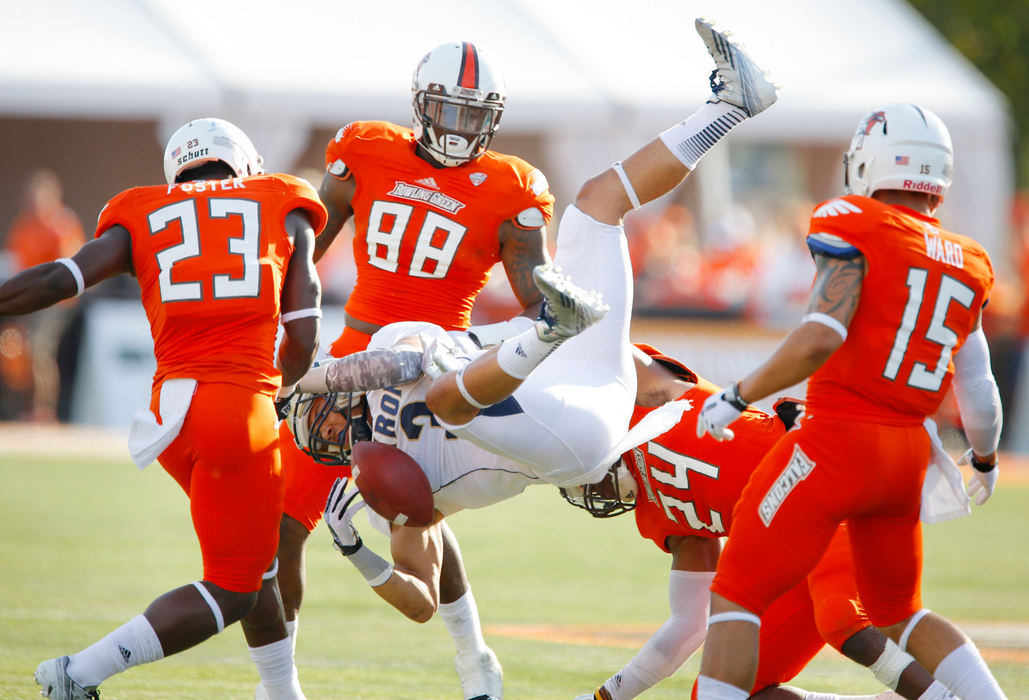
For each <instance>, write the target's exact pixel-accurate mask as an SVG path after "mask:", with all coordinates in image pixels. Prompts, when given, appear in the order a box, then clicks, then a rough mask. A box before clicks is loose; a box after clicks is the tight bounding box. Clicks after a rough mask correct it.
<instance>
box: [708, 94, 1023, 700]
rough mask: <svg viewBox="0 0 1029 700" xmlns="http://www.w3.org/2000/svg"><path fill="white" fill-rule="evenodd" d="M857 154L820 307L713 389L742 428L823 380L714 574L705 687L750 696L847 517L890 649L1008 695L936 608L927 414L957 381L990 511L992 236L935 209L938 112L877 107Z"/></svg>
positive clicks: (836, 214) (712, 411)
mask: <svg viewBox="0 0 1029 700" xmlns="http://www.w3.org/2000/svg"><path fill="white" fill-rule="evenodd" d="M844 164H845V166H844V167H845V180H844V182H845V185H846V187H847V190H848V192H849V194H847V195H846V196H843V197H839V198H836V199H833V200H830V201H828V202H825V203H823V204H821V205H820V206H818V207H817V208H816V209H815V212H814V214H813V216H812V218H811V227H810V232H809V234H808V245H809V247H810V249H811V251H812V254H813V255H814V258H815V265H816V269H817V273H816V277H815V282H814V287H813V289H812V293H811V300H810V302H809V305H808V314H807V315H806V316H805V317H804V318H803V319H802V321H801V324H800V325H799V326H798V327H797V328H795V329H794V330H793V331H792V332H791V333H790V334H789V335H788V336H787V337H786V339H785V340H784V341H783V343H782V345H780V346H779V348H778V349H777V350H776V351H775V353H774V354H773V355H772V356H771V357H770V358H769V359H768V360H767V361H766V362H765V363H764V364H762V365H761V366H760V367H758V368H757V369H756V370H754V371H753V372H752V373H750V374H748V375H747V376H746V377H745V378H744V379H743V380H742V381H740V382H737V383H735V384H733V385H732V386H731V387H729V388H728V389H726V390H725V391H723V392H721V393H720V394H717V395H714V396H712V397H710V398H709V399H708V400H707V401H706V402H705V404H704V407H703V409H702V412H701V415H700V419H699V420H698V423H697V434H698V435H701V434H703V433H705V432H706V433H710V434H711V435H713V436H714V437H716V438H717V439H731V438H732V437H733V432H732V430H731V428H730V427H729V426H730V425H731V424H732V423H733V421H734V420H735V419H736V418H737V417H738V416H739V415H740V412H741V411H742V410H744V409H745V408H746V406H747V404H748V402H750V401H756V400H759V399H761V398H763V397H765V396H769V395H771V394H773V393H774V392H776V391H779V390H781V389H782V388H785V387H788V386H792V385H793V384H795V383H797V382H799V381H801V380H803V379H804V378H806V377H810V379H809V382H808V389H807V415H806V416H805V418H804V421H803V423H802V425H801V427H800V429H799V430H795V431H791V432H789V433H787V434H786V435H785V436H784V437H783V438H782V439H781V440H779V442H777V443H776V446H775V447H774V448H773V449H772V451H771V452H770V453H769V454H768V455H767V456H766V457H765V458H764V459H763V460H762V462H761V464H760V465H759V466H758V468H757V470H756V471H755V472H754V474H753V476H752V477H751V479H750V481H749V483H748V485H747V487H746V489H745V490H744V492H743V496H742V497H741V500H740V502H739V504H738V506H737V508H736V511H735V531H734V533H733V537H732V538H731V539H730V540H729V542H728V544H727V545H726V548H725V551H724V552H723V554H722V557H721V560H720V561H719V564H718V573H717V574H716V576H715V579H714V582H713V584H712V591H713V595H712V603H711V617H710V620H709V625H710V628H709V630H708V634H707V641H706V644H705V651H704V655H703V660H702V665H701V676H700V679H699V696H700V698H702V700H711V699H725V698H743V697H746V696H747V694H748V692H749V690H750V688H751V686H752V685H753V682H754V674H755V670H756V669H757V667H758V646H757V639H758V634H759V627H760V624H761V615H762V614H763V613H764V612H765V610H766V608H767V607H768V605H769V604H770V603H771V601H773V600H775V599H776V598H777V597H779V596H780V595H781V594H782V593H784V592H785V591H787V590H789V589H790V588H791V587H792V586H794V585H795V584H796V583H797V582H798V581H800V580H802V579H803V578H804V576H805V575H806V574H807V573H808V572H809V571H810V570H811V568H812V567H813V566H814V565H815V563H816V562H817V561H818V559H819V558H820V557H821V555H822V553H823V552H824V551H825V548H826V546H827V544H828V542H829V539H830V538H831V537H832V534H833V532H835V530H836V526H837V525H838V524H839V523H840V522H842V521H847V522H848V524H849V531H850V540H851V545H852V550H853V556H854V563H855V570H856V575H857V583H858V590H859V592H860V596H861V600H862V602H863V604H864V606H865V609H866V611H867V614H868V617H869V619H870V620H871V621H872V622H873V624H875V625H876V626H877V627H879V628H880V629H881V630H882V631H883V632H884V633H885V634H886V635H887V636H888V637H889V638H890V639H891V640H892V641H891V642H890V644H889V645H888V646H890V645H894V643H896V644H895V645H894V646H892V647H891V648H888V649H887V650H885V651H884V652H883V656H884V658H887V657H888V656H891V655H892V656H893V657H894V658H897V654H898V652H899V653H901V654H906V651H904V650H905V649H907V650H910V651H911V652H912V653H913V654H914V655H915V656H917V657H918V658H919V659H921V660H922V663H923V665H924V666H926V668H928V669H929V670H931V671H932V672H933V675H934V676H935V677H936V678H937V679H938V680H940V681H941V682H942V683H943V684H944V685H946V686H947V687H948V688H949V689H950V690H951V691H953V692H954V693H955V694H956V695H957V696H958V697H961V698H964V700H975V699H980V698H991V699H992V698H1003V697H1004V693H1003V691H1002V690H1001V689H1000V687H999V686H998V684H997V682H996V679H994V678H993V676H992V674H991V673H990V671H989V669H988V668H987V667H986V664H985V663H984V662H983V660H982V658H981V656H980V655H979V652H978V650H977V649H976V647H975V645H974V644H973V643H972V642H971V641H969V640H968V638H967V637H965V635H964V634H962V633H961V631H960V630H959V629H957V627H955V626H954V625H953V624H952V623H950V622H949V621H947V620H946V619H945V618H943V617H941V616H939V615H936V614H933V613H930V612H929V611H928V610H926V609H924V608H922V601H921V594H920V588H921V585H920V584H921V581H920V579H921V569H922V560H921V558H922V546H921V529H920V524H919V510H920V505H921V504H920V500H921V499H920V495H921V486H922V482H923V479H924V477H925V473H926V464H927V461H928V460H927V457H928V455H929V452H930V442H929V438H928V436H927V433H926V431H925V430H924V429H923V427H922V423H923V421H924V420H925V419H926V417H927V416H929V415H931V414H932V413H933V412H934V411H935V410H936V409H937V408H938V406H939V405H940V402H941V401H942V399H943V396H944V394H945V393H946V392H947V390H948V388H949V387H950V386H951V383H952V381H953V385H954V390H955V395H956V397H957V399H958V406H959V409H960V411H961V415H962V419H963V422H964V427H965V430H966V435H967V437H968V440H969V442H970V443H971V450H970V452H969V453H967V458H968V460H969V461H970V462H971V465H972V467H973V469H974V471H973V476H972V480H971V482H970V486H969V492H970V494H972V493H977V494H978V497H977V502H978V503H980V504H981V503H983V502H985V500H986V499H987V498H989V496H990V494H991V493H992V492H993V489H994V487H995V485H996V479H997V452H996V451H997V443H998V441H999V437H1000V429H1001V410H1000V400H999V396H998V391H997V386H996V382H995V381H994V379H993V376H992V372H991V370H990V363H989V354H988V347H987V342H986V337H985V335H984V334H983V331H982V325H981V319H982V309H983V306H985V304H986V302H987V300H988V299H989V295H990V289H991V287H992V285H993V268H992V265H991V264H990V259H989V256H988V255H987V253H986V251H985V250H984V249H983V247H982V246H981V245H979V243H977V242H976V241H974V240H972V239H971V238H967V237H965V236H960V235H958V234H954V233H951V232H949V231H946V230H945V229H943V228H941V226H940V222H939V220H937V219H936V218H934V217H933V213H934V212H935V211H936V209H937V208H938V207H939V205H940V203H941V202H942V201H943V197H944V195H945V194H946V191H947V188H948V187H949V186H950V184H951V179H952V173H953V149H952V147H951V141H950V135H949V133H948V132H947V128H946V127H945V126H944V124H943V122H942V121H940V119H939V118H938V117H937V116H936V115H935V114H933V113H932V112H929V111H928V110H925V109H922V108H919V107H917V106H915V105H910V104H890V105H887V106H886V107H883V108H882V109H879V110H876V111H874V112H871V113H870V114H868V115H867V116H866V117H865V118H864V119H862V120H861V122H860V124H859V126H858V129H857V131H856V132H855V134H854V137H853V139H852V141H851V145H850V150H849V151H848V153H847V155H846V157H845V159H844ZM787 541H788V542H790V546H789V547H788V548H787V547H776V546H775V545H776V543H777V542H787ZM897 647H899V649H898V648H897ZM887 670H888V669H887Z"/></svg>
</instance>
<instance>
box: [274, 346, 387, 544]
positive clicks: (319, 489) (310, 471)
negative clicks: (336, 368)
mask: <svg viewBox="0 0 1029 700" xmlns="http://www.w3.org/2000/svg"><path fill="white" fill-rule="evenodd" d="M371 339H372V337H371V336H370V335H368V334H367V333H362V332H360V331H355V330H354V329H353V328H344V329H343V334H342V335H340V337H339V338H337V339H336V342H334V343H333V344H332V345H331V346H329V349H330V352H331V354H332V356H333V357H343V356H345V355H350V354H351V353H355V352H360V351H361V350H364V349H366V348H367V347H368V343H369V341H371ZM279 445H280V447H281V449H282V471H283V475H284V477H285V481H286V495H285V500H284V503H283V512H285V514H286V515H288V516H289V517H291V518H293V519H294V520H296V521H297V522H299V523H300V524H301V525H303V526H304V527H305V528H307V531H308V532H311V531H312V530H314V528H315V526H316V525H318V521H320V520H321V519H322V514H323V513H324V512H325V500H326V499H327V498H328V497H329V491H330V490H331V489H332V484H333V482H335V481H336V479H337V478H339V477H343V476H350V467H349V466H329V465H327V464H319V463H318V462H316V461H314V459H312V458H311V457H310V455H308V454H307V453H306V452H304V451H303V450H301V449H300V448H299V447H297V444H296V442H295V441H294V440H293V433H292V432H290V430H289V427H287V426H286V421H283V422H282V424H281V425H280V426H279Z"/></svg>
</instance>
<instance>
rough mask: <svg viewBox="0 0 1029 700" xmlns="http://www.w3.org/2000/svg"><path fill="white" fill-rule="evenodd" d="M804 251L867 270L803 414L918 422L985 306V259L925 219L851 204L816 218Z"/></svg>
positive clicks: (861, 201) (934, 403)
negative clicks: (844, 330)
mask: <svg viewBox="0 0 1029 700" xmlns="http://www.w3.org/2000/svg"><path fill="white" fill-rule="evenodd" d="M808 247H809V248H810V249H811V250H812V252H813V253H818V254H823V255H830V256H834V257H844V258H845V257H854V256H857V255H861V256H863V257H864V259H865V261H866V273H865V277H864V279H863V281H862V283H861V299H860V302H859V303H858V307H857V310H856V311H855V313H854V316H853V318H852V320H851V323H850V327H849V329H848V334H847V338H846V340H845V341H844V343H843V345H841V346H840V348H839V349H838V350H837V351H836V352H835V353H834V354H833V355H832V357H830V358H829V360H828V361H827V362H826V363H825V364H824V365H823V366H822V367H820V368H819V369H818V370H817V371H816V372H815V373H814V374H813V375H812V376H811V378H810V380H809V381H808V390H807V391H808V393H807V410H808V414H809V415H817V416H826V417H836V418H845V417H851V418H857V419H860V420H872V421H876V422H881V423H888V424H895V425H908V424H917V423H921V422H922V420H924V418H925V417H926V416H928V415H931V414H932V413H934V412H935V411H936V409H937V408H938V407H939V405H940V402H941V401H942V400H943V397H944V395H945V394H946V392H947V389H948V388H949V386H950V382H951V379H952V377H953V374H954V365H953V362H952V361H951V357H952V356H953V354H954V353H955V352H957V351H958V350H959V349H960V348H961V346H962V344H963V343H964V342H965V339H966V338H967V337H968V334H969V333H970V332H971V331H972V330H973V329H974V328H975V326H976V323H977V319H978V318H979V316H980V313H981V311H982V308H983V306H984V305H985V304H986V302H987V300H988V298H989V294H990V290H991V288H992V286H993V267H992V265H991V263H990V259H989V256H988V255H987V254H986V251H985V250H984V249H983V247H982V246H981V245H979V243H977V242H976V241H974V240H972V239H971V238H968V237H965V236H960V235H958V234H955V233H951V232H949V231H946V230H944V229H942V228H940V222H939V221H938V220H936V219H934V218H932V217H929V216H923V215H921V214H918V213H916V212H914V211H912V210H910V209H907V208H905V207H895V206H890V205H887V204H883V203H882V202H879V201H877V200H874V199H870V198H868V197H859V196H856V195H848V196H846V197H840V198H837V199H833V200H830V201H828V202H825V203H823V204H821V205H820V206H818V207H817V208H816V209H815V212H814V215H813V216H812V218H811V228H810V231H809V234H808Z"/></svg>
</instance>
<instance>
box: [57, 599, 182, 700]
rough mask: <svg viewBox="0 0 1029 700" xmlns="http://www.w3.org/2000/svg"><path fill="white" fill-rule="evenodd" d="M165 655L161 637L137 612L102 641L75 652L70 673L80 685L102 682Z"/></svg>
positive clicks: (71, 660)
mask: <svg viewBox="0 0 1029 700" xmlns="http://www.w3.org/2000/svg"><path fill="white" fill-rule="evenodd" d="M163 658H164V649H162V648H161V640H159V639H158V638H157V633H156V632H154V628H153V627H152V626H151V625H150V621H149V620H147V619H146V617H144V616H143V615H136V616H135V617H134V618H132V619H131V620H129V621H128V622H126V623H125V624H124V625H122V626H121V627H119V628H118V629H116V630H114V631H113V632H111V633H110V634H108V635H107V636H106V637H104V638H103V639H101V640H100V641H98V642H96V643H94V644H92V645H91V646H89V647H87V648H86V649H83V650H82V651H80V652H79V653H78V654H74V655H72V657H71V659H70V661H69V662H68V671H67V672H68V675H69V676H71V678H72V679H73V680H74V681H75V682H76V683H78V684H79V685H82V686H91V685H100V684H101V683H102V682H103V681H104V680H106V679H108V678H110V677H111V676H113V675H114V674H116V673H121V672H122V671H124V670H126V669H129V668H132V667H133V666H139V665H140V664H148V663H150V662H152V661H159V660H160V659H163Z"/></svg>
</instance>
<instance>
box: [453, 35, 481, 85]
mask: <svg viewBox="0 0 1029 700" xmlns="http://www.w3.org/2000/svg"><path fill="white" fill-rule="evenodd" d="M457 84H458V85H460V86H461V87H463V88H477V87H479V52H478V51H476V50H475V45H474V44H472V43H471V42H468V41H465V42H462V43H461V70H460V72H458V74H457Z"/></svg>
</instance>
